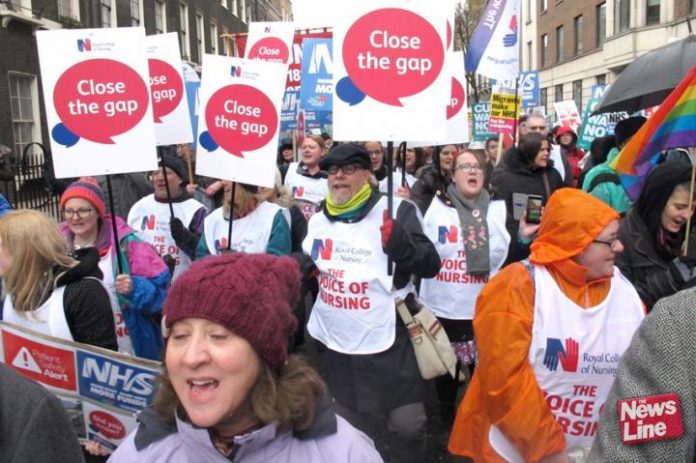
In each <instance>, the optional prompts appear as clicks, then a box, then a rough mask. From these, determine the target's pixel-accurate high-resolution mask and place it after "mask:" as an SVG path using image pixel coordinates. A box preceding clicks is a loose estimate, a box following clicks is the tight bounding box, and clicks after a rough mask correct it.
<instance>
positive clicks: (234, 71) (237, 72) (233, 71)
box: [230, 66, 242, 77]
mask: <svg viewBox="0 0 696 463" xmlns="http://www.w3.org/2000/svg"><path fill="white" fill-rule="evenodd" d="M230 75H231V76H232V77H240V76H241V75H242V67H241V66H231V67H230Z"/></svg>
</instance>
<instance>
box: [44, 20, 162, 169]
mask: <svg viewBox="0 0 696 463" xmlns="http://www.w3.org/2000/svg"><path fill="white" fill-rule="evenodd" d="M36 40H37V44H38V50H39V64H40V67H41V81H42V86H43V95H44V104H45V106H46V119H47V122H48V129H49V133H50V135H51V148H52V152H53V167H54V169H55V173H56V177H59V178H63V177H80V176H86V175H102V174H116V173H124V172H142V171H147V170H153V169H155V168H156V167H157V155H156V147H155V128H154V121H153V113H152V106H151V105H150V91H149V72H148V63H147V57H146V54H145V48H144V47H143V46H142V44H143V43H144V42H145V32H144V29H143V28H137V27H133V28H129V27H126V28H113V29H68V30H65V29H64V30H51V31H38V32H37V33H36Z"/></svg>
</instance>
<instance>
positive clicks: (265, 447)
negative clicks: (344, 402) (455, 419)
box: [108, 406, 383, 463]
mask: <svg viewBox="0 0 696 463" xmlns="http://www.w3.org/2000/svg"><path fill="white" fill-rule="evenodd" d="M320 407H321V406H320ZM138 421H139V423H140V424H139V426H138V429H136V430H135V431H134V432H132V433H131V434H130V435H129V436H128V437H127V438H126V440H124V441H123V443H122V444H121V445H120V446H119V447H118V449H116V451H115V452H114V453H113V454H112V455H111V458H109V461H108V463H136V462H138V463H140V462H148V463H165V462H166V463H188V462H190V463H193V462H206V463H229V462H230V461H232V462H235V463H274V462H277V463H320V462H330V463H380V462H382V461H383V460H382V457H380V455H379V453H378V452H377V450H376V449H375V447H374V444H373V443H372V440H370V438H368V437H367V436H366V435H365V434H363V433H362V432H360V431H358V430H357V429H355V428H354V427H353V426H351V425H350V424H349V423H348V422H347V421H346V420H344V419H343V418H341V417H340V416H338V415H336V414H335V413H334V412H333V408H332V407H330V406H329V407H328V408H327V407H322V408H320V409H319V410H317V415H316V417H315V421H314V424H313V425H312V428H311V429H309V430H308V431H305V432H303V433H300V434H297V433H296V434H293V433H292V432H291V431H288V432H283V433H278V430H277V427H276V424H275V423H271V424H268V425H266V426H264V427H262V428H260V429H257V430H255V431H253V432H251V433H249V434H245V435H242V436H238V437H237V438H236V439H235V450H233V452H232V455H231V456H230V457H229V459H228V458H226V457H224V456H223V455H222V454H220V453H219V452H218V451H217V450H216V449H215V447H214V446H213V444H212V442H211V440H210V435H209V434H208V431H207V430H206V429H201V428H195V427H194V426H192V425H191V424H190V423H187V422H185V421H183V420H181V419H179V417H177V418H176V425H167V424H166V423H163V422H162V421H160V419H159V418H158V417H157V416H156V415H155V414H154V412H153V411H152V410H151V409H147V410H145V411H144V412H142V413H141V414H140V415H139V416H138Z"/></svg>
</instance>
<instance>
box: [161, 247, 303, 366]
mask: <svg viewBox="0 0 696 463" xmlns="http://www.w3.org/2000/svg"><path fill="white" fill-rule="evenodd" d="M299 295H300V272H299V269H298V265H297V262H296V261H295V259H292V258H290V257H276V256H271V255H268V254H242V253H231V254H223V255H221V256H211V257H206V258H205V259H203V260H200V261H195V262H194V263H193V264H192V265H191V267H189V269H188V270H187V271H186V272H184V273H183V274H181V275H180V276H179V277H178V278H177V279H176V281H174V283H173V284H172V286H171V288H170V289H169V293H168V294H167V299H166V300H165V301H164V308H163V314H164V318H163V319H162V325H163V327H165V329H164V330H163V335H164V337H167V336H168V333H167V331H168V329H169V328H171V326H172V325H173V324H174V323H176V322H177V321H179V320H183V319H185V318H205V319H206V320H209V321H211V322H213V323H217V324H219V325H222V326H224V327H225V328H227V329H228V330H230V331H232V332H233V333H235V334H236V335H238V336H241V337H243V338H244V339H246V340H247V341H248V342H249V344H251V345H252V346H253V348H254V350H256V352H257V353H258V354H259V355H260V356H261V357H262V358H263V359H264V360H265V361H266V362H267V363H268V364H269V365H271V366H272V367H275V368H280V367H281V366H283V365H284V364H285V362H286V360H287V358H288V336H290V334H291V333H292V332H293V331H294V330H295V327H296V326H297V320H296V319H295V317H294V316H293V314H292V308H293V307H295V305H296V304H297V301H298V300H299Z"/></svg>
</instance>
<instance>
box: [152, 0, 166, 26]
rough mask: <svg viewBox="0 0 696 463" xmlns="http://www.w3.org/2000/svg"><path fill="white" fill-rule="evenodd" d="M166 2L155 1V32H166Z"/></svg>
mask: <svg viewBox="0 0 696 463" xmlns="http://www.w3.org/2000/svg"><path fill="white" fill-rule="evenodd" d="M166 21H167V4H166V3H164V0H157V1H155V32H156V33H158V34H163V33H165V32H167V22H166Z"/></svg>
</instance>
